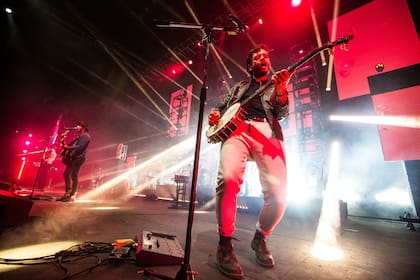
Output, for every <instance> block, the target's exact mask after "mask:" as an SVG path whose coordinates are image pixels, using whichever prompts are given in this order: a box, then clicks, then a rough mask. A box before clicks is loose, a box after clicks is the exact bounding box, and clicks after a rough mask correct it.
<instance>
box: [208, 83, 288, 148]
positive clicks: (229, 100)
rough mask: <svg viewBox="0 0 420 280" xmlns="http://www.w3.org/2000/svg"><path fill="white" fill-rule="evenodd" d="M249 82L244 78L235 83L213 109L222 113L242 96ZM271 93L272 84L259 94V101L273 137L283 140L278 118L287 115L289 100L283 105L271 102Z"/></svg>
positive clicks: (284, 117)
mask: <svg viewBox="0 0 420 280" xmlns="http://www.w3.org/2000/svg"><path fill="white" fill-rule="evenodd" d="M250 83H251V81H250V80H246V81H242V82H240V83H238V84H236V85H235V86H234V87H232V88H231V90H230V91H229V93H228V94H226V95H225V97H224V98H223V100H222V101H221V102H220V103H219V104H217V105H216V107H215V108H214V109H215V110H219V111H220V112H221V113H222V114H223V113H224V112H225V111H226V110H227V109H228V108H229V107H230V106H232V105H233V104H235V103H237V102H239V101H240V100H241V98H242V96H243V95H244V93H245V92H246V90H247V89H248V88H249V85H250ZM273 94H274V85H271V86H269V87H268V88H267V89H266V90H265V91H264V92H263V94H262V95H261V103H262V105H263V108H264V111H265V114H266V117H267V121H268V123H269V124H270V126H271V129H272V130H273V133H274V137H276V138H278V139H282V140H283V133H282V130H281V126H280V124H279V120H280V121H281V120H284V119H286V118H287V116H288V115H289V100H287V102H286V103H285V104H284V105H283V106H280V105H278V104H272V103H271V101H270V99H271V96H272V95H273Z"/></svg>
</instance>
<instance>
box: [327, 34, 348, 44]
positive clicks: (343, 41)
mask: <svg viewBox="0 0 420 280" xmlns="http://www.w3.org/2000/svg"><path fill="white" fill-rule="evenodd" d="M353 38H354V35H353V34H350V35H347V36H343V37H341V38H339V39H337V40H335V41H334V42H332V43H331V45H332V46H337V45H341V44H348V42H349V41H350V40H353Z"/></svg>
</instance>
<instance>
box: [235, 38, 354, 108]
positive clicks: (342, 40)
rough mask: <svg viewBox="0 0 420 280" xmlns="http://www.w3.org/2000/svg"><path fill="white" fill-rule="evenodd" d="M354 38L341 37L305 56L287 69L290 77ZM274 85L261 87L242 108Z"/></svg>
mask: <svg viewBox="0 0 420 280" xmlns="http://www.w3.org/2000/svg"><path fill="white" fill-rule="evenodd" d="M353 38H354V36H353V35H348V36H344V37H341V38H339V39H338V40H336V41H334V42H331V43H327V44H324V45H322V46H321V47H319V48H316V49H314V50H313V51H311V52H310V53H308V54H307V55H305V56H304V57H303V58H302V59H301V60H299V61H298V62H296V63H294V64H293V65H290V66H289V67H287V71H289V73H290V75H293V74H294V73H295V72H296V70H297V69H298V68H300V67H301V66H302V65H304V64H305V63H306V62H308V61H309V60H310V59H312V58H313V57H314V56H316V55H317V54H319V53H320V52H322V51H324V50H328V49H332V48H333V47H335V46H337V45H341V44H347V43H348V42H349V41H350V40H352V39H353ZM272 85H273V81H271V80H270V81H269V82H268V83H266V84H265V85H263V86H262V87H260V88H259V89H258V90H256V91H255V92H254V93H253V94H251V95H250V96H249V97H247V98H246V99H245V100H243V101H242V102H241V104H242V106H245V105H246V104H247V103H248V102H249V101H251V99H253V98H254V97H256V96H259V95H261V94H262V93H263V92H264V91H265V90H267V89H268V88H269V87H270V86H272Z"/></svg>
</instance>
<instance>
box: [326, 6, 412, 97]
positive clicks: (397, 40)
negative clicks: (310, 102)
mask: <svg viewBox="0 0 420 280" xmlns="http://www.w3.org/2000/svg"><path fill="white" fill-rule="evenodd" d="M331 24H332V22H329V23H328V28H329V31H330V34H331V26H332V25H331ZM348 34H354V36H355V37H354V39H353V40H352V41H350V43H349V49H348V51H343V50H341V49H340V48H338V47H337V48H335V53H334V54H335V55H334V70H335V74H336V82H337V89H338V95H339V99H340V100H343V99H347V98H351V97H356V96H361V95H365V94H370V90H369V85H368V80H367V77H368V76H372V75H375V74H377V72H376V69H375V66H376V65H377V64H378V63H383V64H384V66H385V70H384V71H385V72H387V71H392V70H395V69H399V68H402V67H405V66H409V65H413V64H416V63H419V62H420V41H419V40H418V37H417V33H416V29H415V26H414V22H413V20H412V18H411V14H410V11H409V8H408V6H407V2H406V1H395V0H375V1H373V2H370V3H368V4H366V5H364V6H362V7H360V8H358V9H356V10H354V11H352V12H349V13H347V14H344V15H342V16H340V17H339V18H338V21H337V38H338V37H341V36H345V35H348Z"/></svg>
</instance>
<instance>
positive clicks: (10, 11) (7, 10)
mask: <svg viewBox="0 0 420 280" xmlns="http://www.w3.org/2000/svg"><path fill="white" fill-rule="evenodd" d="M4 11H5V12H6V13H8V14H11V13H13V11H12V9H10V8H5V9H4Z"/></svg>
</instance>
